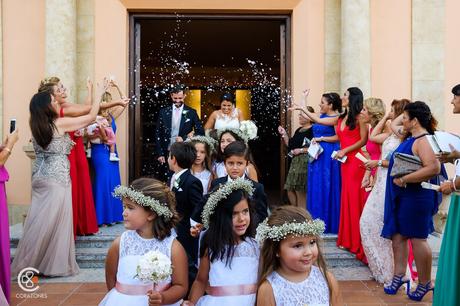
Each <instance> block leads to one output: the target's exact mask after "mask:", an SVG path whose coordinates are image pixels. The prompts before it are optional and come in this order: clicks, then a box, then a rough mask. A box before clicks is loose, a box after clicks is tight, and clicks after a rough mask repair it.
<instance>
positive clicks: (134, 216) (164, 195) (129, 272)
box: [99, 178, 188, 306]
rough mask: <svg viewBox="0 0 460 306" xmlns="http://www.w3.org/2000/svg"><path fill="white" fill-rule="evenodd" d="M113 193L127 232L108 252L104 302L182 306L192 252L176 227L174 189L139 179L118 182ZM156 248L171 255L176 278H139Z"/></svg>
mask: <svg viewBox="0 0 460 306" xmlns="http://www.w3.org/2000/svg"><path fill="white" fill-rule="evenodd" d="M114 194H115V196H117V197H120V198H122V199H123V206H124V211H123V219H124V224H125V227H126V229H127V231H125V232H124V233H123V234H122V235H121V236H120V237H118V238H117V239H115V241H114V242H113V243H112V246H111V247H110V249H109V251H108V254H107V259H106V267H105V270H106V271H105V275H106V284H107V288H108V289H109V292H108V293H107V294H106V296H105V297H104V299H103V300H102V301H101V303H100V304H99V305H100V306H101V305H107V306H126V305H136V306H147V305H180V303H181V301H182V298H183V297H184V296H185V295H186V294H187V289H188V275H187V255H186V254H185V250H184V248H183V247H182V245H181V244H180V243H179V242H178V241H177V240H176V234H175V231H174V229H173V228H174V226H175V224H176V223H177V221H178V216H177V213H176V211H175V200H174V195H173V193H172V191H170V190H169V188H168V186H166V185H165V184H164V183H162V182H160V181H158V180H155V179H151V178H140V179H137V180H135V181H133V182H132V184H131V186H130V187H125V186H118V187H117V188H115V191H114ZM152 250H154V251H159V252H161V253H163V254H165V255H166V256H168V257H169V258H170V259H171V262H172V266H173V273H172V275H171V277H169V279H167V280H166V281H164V282H161V283H159V284H153V283H152V282H150V283H144V282H142V281H140V280H139V279H137V278H136V274H137V271H136V269H137V265H138V263H139V259H140V258H141V257H142V255H144V254H146V253H148V252H149V251H152ZM154 285H155V286H154ZM153 289H154V290H153Z"/></svg>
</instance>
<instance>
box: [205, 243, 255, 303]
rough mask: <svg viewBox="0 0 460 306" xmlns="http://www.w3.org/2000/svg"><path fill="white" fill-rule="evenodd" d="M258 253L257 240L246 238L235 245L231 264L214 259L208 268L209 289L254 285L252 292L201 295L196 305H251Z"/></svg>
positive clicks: (253, 301)
mask: <svg viewBox="0 0 460 306" xmlns="http://www.w3.org/2000/svg"><path fill="white" fill-rule="evenodd" d="M259 254H260V252H259V246H258V244H257V242H256V241H255V240H254V239H252V238H246V240H245V241H243V242H241V243H240V244H239V245H238V246H237V247H236V249H235V254H234V256H233V260H232V262H231V266H227V265H226V264H225V261H221V260H215V261H213V262H212V263H211V265H210V269H209V286H211V289H223V290H228V289H229V288H230V286H242V285H249V286H250V285H254V293H252V294H246V295H228V296H221V295H219V296H213V295H211V294H208V295H205V296H202V297H201V298H200V299H199V300H198V302H197V304H196V305H197V306H207V305H224V306H232V305H234V306H246V305H247V306H253V305H254V304H255V302H256V294H255V290H257V287H256V286H257V272H258V267H259ZM223 290H222V291H223ZM209 293H211V292H209Z"/></svg>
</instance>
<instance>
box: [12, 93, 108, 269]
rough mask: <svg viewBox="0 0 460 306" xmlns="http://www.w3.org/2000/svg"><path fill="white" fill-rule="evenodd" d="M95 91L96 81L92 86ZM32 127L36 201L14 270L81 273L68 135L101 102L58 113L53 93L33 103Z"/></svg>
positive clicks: (36, 97) (90, 119)
mask: <svg viewBox="0 0 460 306" xmlns="http://www.w3.org/2000/svg"><path fill="white" fill-rule="evenodd" d="M89 86H90V87H91V90H92V84H89ZM29 109H30V121H29V124H30V128H31V130H32V136H33V139H32V141H33V145H34V150H35V155H36V160H35V163H34V166H33V169H32V201H31V205H30V209H29V212H28V214H27V219H26V221H25V224H24V234H23V236H22V238H21V240H20V241H19V244H18V248H17V251H16V254H15V257H14V261H13V263H12V266H11V270H12V274H13V275H17V274H18V273H19V272H20V271H21V270H22V269H24V268H27V267H32V268H35V269H37V270H39V272H40V274H43V275H46V276H67V275H74V274H77V273H78V271H79V268H78V265H77V262H76V259H75V242H74V238H73V222H72V190H71V182H70V175H69V160H68V158H67V155H68V154H69V153H70V150H71V148H72V146H73V142H72V141H71V140H70V137H69V135H68V134H67V133H68V132H70V131H75V130H78V129H80V128H83V127H85V126H87V125H89V124H90V123H92V122H93V121H94V120H95V119H96V115H97V113H98V111H99V103H94V104H93V105H92V108H91V111H90V112H89V114H87V115H84V116H80V117H62V118H59V116H58V111H57V110H58V104H57V102H56V101H55V100H54V98H53V96H52V95H51V94H50V93H49V92H40V93H37V94H35V95H34V96H33V97H32V99H31V101H30V106H29Z"/></svg>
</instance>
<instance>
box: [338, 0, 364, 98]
mask: <svg viewBox="0 0 460 306" xmlns="http://www.w3.org/2000/svg"><path fill="white" fill-rule="evenodd" d="M369 5H370V4H369V0H342V19H341V21H342V39H341V69H340V87H341V89H342V92H343V91H345V90H346V89H347V88H348V87H355V86H356V87H359V88H360V89H361V90H362V91H363V94H364V98H366V97H369V96H371V50H370V13H369Z"/></svg>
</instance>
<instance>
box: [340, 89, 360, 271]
mask: <svg viewBox="0 0 460 306" xmlns="http://www.w3.org/2000/svg"><path fill="white" fill-rule="evenodd" d="M342 105H343V106H345V107H347V110H346V111H345V112H344V113H343V114H342V115H341V116H340V118H339V120H338V122H337V126H336V127H335V129H336V133H337V136H338V137H339V141H340V150H339V151H338V152H337V154H336V155H335V157H334V158H336V159H338V160H341V159H343V158H345V156H346V160H345V161H344V162H342V165H341V173H342V191H341V195H340V223H339V234H338V237H337V245H338V246H339V247H341V248H345V249H348V250H349V251H350V252H352V253H354V254H356V258H357V259H359V260H361V261H363V262H365V263H367V261H366V256H365V255H364V251H363V248H362V245H361V234H360V230H359V219H360V218H361V213H362V211H363V208H364V203H366V200H367V193H366V191H364V189H363V188H361V183H362V180H363V177H364V172H365V170H366V169H365V168H364V167H363V164H362V162H361V161H360V160H359V159H358V158H356V156H355V155H356V153H358V152H360V153H361V154H363V152H362V151H361V148H362V147H363V146H364V145H365V144H366V142H367V134H368V129H367V124H366V123H365V122H364V121H363V120H361V119H360V118H359V117H360V116H359V114H360V112H361V110H362V108H363V93H362V91H361V90H360V89H359V88H357V87H351V88H348V90H347V91H346V92H345V95H344V97H343V98H342Z"/></svg>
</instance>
